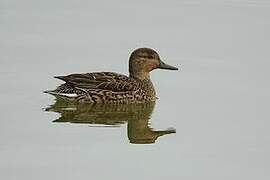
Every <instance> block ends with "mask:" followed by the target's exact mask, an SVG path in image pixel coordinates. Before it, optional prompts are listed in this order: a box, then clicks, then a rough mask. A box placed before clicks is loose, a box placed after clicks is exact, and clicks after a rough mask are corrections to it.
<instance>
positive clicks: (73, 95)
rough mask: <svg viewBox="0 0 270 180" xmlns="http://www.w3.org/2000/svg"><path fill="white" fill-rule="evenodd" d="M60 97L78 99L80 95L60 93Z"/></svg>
mask: <svg viewBox="0 0 270 180" xmlns="http://www.w3.org/2000/svg"><path fill="white" fill-rule="evenodd" d="M59 95H60V96H66V97H77V96H78V95H77V94H75V93H74V94H66V93H60V94H59Z"/></svg>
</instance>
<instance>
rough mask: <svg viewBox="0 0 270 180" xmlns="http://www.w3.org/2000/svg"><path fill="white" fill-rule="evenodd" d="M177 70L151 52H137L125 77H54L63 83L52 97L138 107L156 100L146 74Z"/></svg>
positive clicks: (73, 75)
mask: <svg viewBox="0 0 270 180" xmlns="http://www.w3.org/2000/svg"><path fill="white" fill-rule="evenodd" d="M157 68H160V69H170V70H177V68H175V67H173V66H170V65H167V64H165V63H163V62H162V61H161V60H160V58H159V55H158V54H157V53H156V52H155V51H154V50H152V49H149V48H139V49H137V50H135V51H134V52H132V54H131V56H130V59H129V73H130V75H129V77H127V76H125V75H122V74H117V73H113V72H94V73H85V74H71V75H68V76H56V77H55V78H58V79H61V80H63V81H65V84H62V85H60V86H59V87H58V88H57V89H55V90H52V91H45V92H46V93H49V94H52V95H54V96H56V97H61V98H64V99H68V100H73V101H77V102H90V103H113V104H124V103H142V102H148V101H155V100H156V93H155V89H154V86H153V84H152V82H151V80H150V75H149V73H150V72H151V71H152V70H154V69H157Z"/></svg>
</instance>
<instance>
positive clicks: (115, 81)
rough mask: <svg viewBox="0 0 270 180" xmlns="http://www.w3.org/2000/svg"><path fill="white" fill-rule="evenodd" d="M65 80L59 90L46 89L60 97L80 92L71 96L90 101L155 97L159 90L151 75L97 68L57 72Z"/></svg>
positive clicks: (124, 101) (152, 98)
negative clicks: (141, 76) (144, 76)
mask: <svg viewBox="0 0 270 180" xmlns="http://www.w3.org/2000/svg"><path fill="white" fill-rule="evenodd" d="M55 78H58V79H61V80H63V81H65V82H66V83H65V84H62V85H60V86H59V87H58V88H57V89H56V90H53V91H47V92H48V93H50V94H53V95H55V96H58V97H62V98H67V97H65V96H62V95H61V94H77V97H73V98H71V97H68V99H69V100H75V101H78V102H90V103H113V104H129V103H135V102H136V103H143V102H147V101H155V100H156V93H155V90H154V87H153V84H152V82H151V80H150V79H146V80H140V79H135V78H129V77H127V76H125V75H122V74H117V73H113V72H96V73H85V74H71V75H68V76H56V77H55Z"/></svg>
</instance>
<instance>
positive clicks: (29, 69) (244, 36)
mask: <svg viewBox="0 0 270 180" xmlns="http://www.w3.org/2000/svg"><path fill="white" fill-rule="evenodd" d="M269 19H270V4H269V2H268V1H264V0H257V1H252V0H219V1H214V0H200V1H198V0H189V1H187V0H181V1H168V2H167V1H166V2H165V1H164V2H163V1H147V2H146V1H134V2H127V1H122V0H118V1H113V2H108V1H76V2H75V1H70V0H65V1H62V0H56V1H52V0H47V1H39V0H26V1H19V0H2V1H1V2H0V26H1V28H0V39H1V41H0V82H1V90H0V99H1V101H0V109H1V121H0V123H1V126H0V159H1V161H0V172H1V173H0V179H5V180H11V179H14V180H17V179H27V180H29V179H89V178H90V179H99V180H107V179H141V180H144V179H145V180H146V179H147V180H148V179H166V178H171V179H208V180H211V179H213V180H216V179H219V180H221V179H226V180H227V179H236V180H239V179H252V180H253V179H260V180H263V179H265V180H268V179H269V178H270V173H269V172H270V171H269V168H270V155H269V152H270V146H269V143H270V133H269V125H270V122H269V119H270V115H269V102H270V95H269V92H270V84H269V82H270V81H269V80H270V79H269V77H270V72H269V67H270V61H269V59H270V53H269V52H270V51H269V47H270V33H269V32H270V21H269ZM137 47H151V48H154V49H156V50H157V51H158V52H159V54H160V56H161V58H162V59H163V60H164V61H165V62H167V63H168V64H171V65H175V66H177V67H179V68H180V70H179V71H178V72H175V71H174V72H169V71H161V70H157V71H155V72H153V73H152V76H151V77H152V80H153V82H154V85H155V88H156V91H157V95H158V97H159V99H158V100H157V102H156V104H155V107H154V108H153V112H152V113H151V118H150V119H149V116H148V115H149V114H150V113H149V112H148V115H146V116H145V117H143V119H142V121H140V122H142V123H141V124H136V123H137V122H138V121H135V120H134V121H132V120H128V118H127V119H125V120H123V121H122V120H121V121H120V122H118V121H117V122H113V123H112V122H110V123H109V124H108V125H104V122H102V123H101V125H99V124H97V123H96V122H95V123H92V121H91V122H87V123H81V121H84V119H83V118H84V115H85V116H88V115H89V114H88V112H89V110H87V109H86V111H84V112H82V113H85V114H84V115H83V116H82V115H81V114H80V113H78V111H77V110H76V109H73V113H74V114H73V115H74V116H77V115H78V116H77V117H79V118H76V119H77V120H78V119H79V120H80V123H76V122H73V121H74V118H70V119H63V118H62V119H61V117H63V115H66V114H65V113H63V112H59V111H50V112H47V111H44V108H48V107H50V106H51V105H53V104H54V103H55V100H54V98H53V97H52V96H48V95H46V94H43V93H42V91H43V90H47V89H53V88H55V87H56V86H57V85H59V84H60V83H61V82H60V81H59V80H56V79H53V76H54V75H66V74H70V73H78V72H94V71H113V72H119V73H123V74H127V72H128V69H127V67H128V64H127V60H128V57H129V54H130V52H131V51H132V50H134V49H135V48H137ZM66 110H67V109H66ZM71 110H72V109H71ZM120 110H121V109H120ZM98 111H100V109H99V110H98ZM128 111H129V110H128ZM69 112H70V111H69ZM90 112H91V111H90ZM116 112H117V111H116ZM66 113H67V112H66ZM114 113H115V111H114ZM124 113H126V111H124ZM90 114H92V113H90ZM146 114H147V113H146ZM69 116H70V115H69V114H67V117H69ZM140 118H142V117H140ZM56 119H58V120H59V121H60V120H63V121H65V122H63V123H62V122H61V123H60V122H52V121H55V120H56ZM87 119H88V118H87ZM88 120H89V119H88ZM92 120H93V119H92ZM111 120H113V119H111ZM147 121H148V122H147ZM70 122H72V123H70ZM105 122H106V123H108V121H105ZM130 122H131V123H130ZM115 123H116V124H117V125H115ZM133 123H135V124H133ZM112 124H113V125H112ZM93 126H94V127H93ZM95 126H106V127H95ZM115 126H117V127H115ZM130 126H131V127H130ZM133 127H142V128H139V129H137V128H133ZM170 128H174V129H176V130H177V133H171V134H167V135H164V136H161V137H158V138H157V139H156V140H155V143H148V144H138V143H136V144H134V143H130V141H131V140H130V139H140V137H138V136H136V135H137V134H139V135H141V134H143V133H137V132H138V131H136V130H140V129H142V130H143V131H144V130H145V131H146V132H147V133H150V134H151V133H153V131H159V130H161V131H166V130H168V129H169V130H171V129H170ZM134 129H135V131H134ZM154 134H155V133H154ZM132 137H135V138H132ZM151 137H154V136H151ZM142 139H143V138H142ZM146 139H147V138H146ZM150 139H151V138H150ZM132 142H133V140H132Z"/></svg>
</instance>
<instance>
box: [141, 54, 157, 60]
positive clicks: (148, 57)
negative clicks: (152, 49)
mask: <svg viewBox="0 0 270 180" xmlns="http://www.w3.org/2000/svg"><path fill="white" fill-rule="evenodd" d="M139 57H141V58H147V59H154V56H146V55H139Z"/></svg>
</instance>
